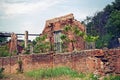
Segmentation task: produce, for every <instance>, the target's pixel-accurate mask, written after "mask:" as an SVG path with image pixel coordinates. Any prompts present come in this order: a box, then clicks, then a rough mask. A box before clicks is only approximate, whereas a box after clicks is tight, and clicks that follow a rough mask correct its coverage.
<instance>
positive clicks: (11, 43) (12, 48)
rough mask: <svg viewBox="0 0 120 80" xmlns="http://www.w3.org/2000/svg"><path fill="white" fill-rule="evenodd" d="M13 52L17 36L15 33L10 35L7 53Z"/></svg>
mask: <svg viewBox="0 0 120 80" xmlns="http://www.w3.org/2000/svg"><path fill="white" fill-rule="evenodd" d="M13 51H17V35H16V34H15V33H12V34H11V41H10V50H9V52H10V53H12V52H13Z"/></svg>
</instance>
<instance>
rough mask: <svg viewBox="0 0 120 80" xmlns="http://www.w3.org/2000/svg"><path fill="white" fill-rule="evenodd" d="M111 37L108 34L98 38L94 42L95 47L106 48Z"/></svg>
mask: <svg viewBox="0 0 120 80" xmlns="http://www.w3.org/2000/svg"><path fill="white" fill-rule="evenodd" d="M111 38H112V35H110V34H105V35H104V36H102V37H100V38H99V39H98V40H97V41H96V47H97V48H103V47H108V45H109V41H110V40H111Z"/></svg>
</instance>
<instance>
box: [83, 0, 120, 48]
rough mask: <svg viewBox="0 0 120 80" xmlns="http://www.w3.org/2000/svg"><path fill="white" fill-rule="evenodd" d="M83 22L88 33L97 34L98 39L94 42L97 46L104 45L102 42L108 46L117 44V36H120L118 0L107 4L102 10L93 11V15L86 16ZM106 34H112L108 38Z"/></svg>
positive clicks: (119, 0)
mask: <svg viewBox="0 0 120 80" xmlns="http://www.w3.org/2000/svg"><path fill="white" fill-rule="evenodd" d="M83 23H84V24H85V25H86V26H87V34H88V35H94V36H96V35H98V36H99V39H100V40H97V42H96V45H97V47H98V48H102V47H104V44H107V47H109V48H113V47H116V46H118V39H117V38H118V37H120V35H119V34H120V0H115V1H114V2H112V4H108V5H107V6H106V7H105V8H104V9H103V10H102V11H100V12H97V13H95V15H94V16H93V17H90V18H89V17H87V18H86V19H85V20H84V21H83ZM108 35H112V36H111V37H110V38H108ZM105 38H106V39H105ZM104 40H105V42H104ZM106 41H107V42H106ZM113 44H114V45H113Z"/></svg>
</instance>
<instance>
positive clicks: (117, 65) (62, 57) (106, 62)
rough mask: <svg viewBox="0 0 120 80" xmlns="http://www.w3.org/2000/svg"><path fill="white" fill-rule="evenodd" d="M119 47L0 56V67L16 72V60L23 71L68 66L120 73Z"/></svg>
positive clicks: (103, 73) (88, 71)
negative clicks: (20, 62)
mask: <svg viewBox="0 0 120 80" xmlns="http://www.w3.org/2000/svg"><path fill="white" fill-rule="evenodd" d="M119 53H120V49H110V50H99V49H96V50H84V51H80V52H70V53H49V54H31V55H19V56H12V57H3V58H0V67H4V68H5V72H7V73H16V72H17V70H16V69H17V68H18V61H19V60H21V61H22V63H23V64H22V68H23V71H28V70H32V69H39V68H48V67H49V68H50V67H51V68H53V67H57V66H68V67H70V68H72V69H75V70H77V71H78V72H84V73H86V72H87V73H91V72H92V73H94V74H100V75H105V74H110V73H113V74H120V54H119Z"/></svg>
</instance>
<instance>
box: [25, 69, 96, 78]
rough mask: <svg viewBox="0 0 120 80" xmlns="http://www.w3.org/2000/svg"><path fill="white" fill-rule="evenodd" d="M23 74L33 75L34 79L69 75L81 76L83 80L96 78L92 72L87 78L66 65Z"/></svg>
mask: <svg viewBox="0 0 120 80" xmlns="http://www.w3.org/2000/svg"><path fill="white" fill-rule="evenodd" d="M25 75H27V76H29V77H33V78H35V79H39V78H53V77H60V76H69V77H72V78H82V79H84V80H88V78H89V79H91V80H98V78H97V77H95V76H94V75H93V74H90V75H89V76H88V77H87V78H86V75H85V74H83V73H78V72H77V71H75V70H72V69H70V68H68V67H56V68H48V69H39V70H33V71H29V72H26V73H25Z"/></svg>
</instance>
